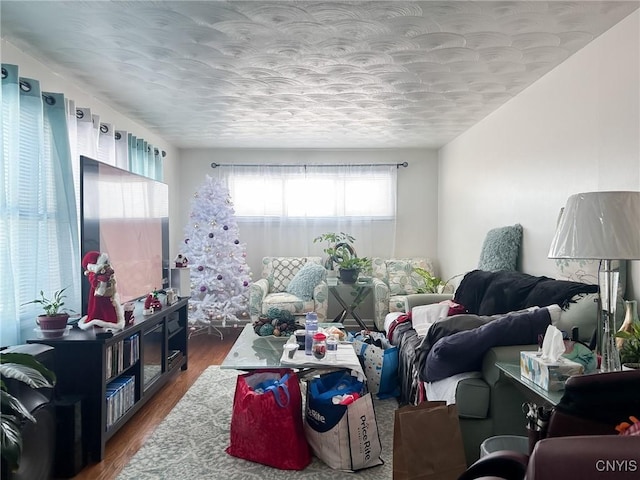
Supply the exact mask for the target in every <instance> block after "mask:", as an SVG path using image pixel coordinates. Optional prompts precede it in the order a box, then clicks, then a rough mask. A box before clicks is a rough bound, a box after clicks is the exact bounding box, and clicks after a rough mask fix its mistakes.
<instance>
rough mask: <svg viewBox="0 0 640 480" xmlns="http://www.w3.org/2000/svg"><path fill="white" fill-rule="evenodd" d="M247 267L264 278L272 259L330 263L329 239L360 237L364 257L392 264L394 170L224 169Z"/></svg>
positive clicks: (219, 172)
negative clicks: (311, 258)
mask: <svg viewBox="0 0 640 480" xmlns="http://www.w3.org/2000/svg"><path fill="white" fill-rule="evenodd" d="M214 174H215V175H217V176H218V178H221V179H224V180H226V182H227V185H228V186H229V191H230V193H231V199H232V201H233V203H234V210H235V212H236V217H237V220H238V227H239V230H240V239H241V241H242V242H245V243H246V244H247V263H248V264H249V267H250V268H251V270H252V272H253V278H259V276H260V273H261V260H262V257H265V256H301V255H319V256H324V253H323V252H322V249H323V248H324V247H326V245H323V244H320V243H313V239H314V238H315V237H317V236H318V235H320V234H322V233H327V232H345V233H348V234H350V235H352V236H354V237H355V239H356V241H355V243H354V246H355V250H356V253H357V254H358V256H360V257H364V256H366V257H373V256H381V257H392V256H393V253H394V250H395V244H394V242H395V236H396V188H397V167H396V166H395V165H388V164H385V165H335V166H334V165H306V166H298V165H291V166H282V165H278V166H276V165H256V166H246V165H243V166H234V165H224V166H219V167H217V168H216V169H215V173H214Z"/></svg>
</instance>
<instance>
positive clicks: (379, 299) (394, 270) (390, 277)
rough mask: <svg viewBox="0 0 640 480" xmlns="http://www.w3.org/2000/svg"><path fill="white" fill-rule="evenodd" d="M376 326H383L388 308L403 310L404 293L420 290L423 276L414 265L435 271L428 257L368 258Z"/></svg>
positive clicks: (381, 329) (390, 310)
mask: <svg viewBox="0 0 640 480" xmlns="http://www.w3.org/2000/svg"><path fill="white" fill-rule="evenodd" d="M371 260H372V263H371V273H372V277H373V278H372V280H373V296H374V307H373V311H374V313H373V316H374V322H375V325H376V328H377V329H378V330H380V331H383V330H384V319H385V317H386V316H387V314H388V313H389V312H404V308H405V300H406V296H407V295H411V294H414V293H420V292H421V290H420V289H421V288H424V286H425V282H424V279H423V278H422V277H421V276H420V275H418V274H417V273H415V272H414V271H413V269H414V268H415V267H420V268H424V269H425V270H427V271H429V272H431V274H433V275H435V274H436V272H435V269H434V267H433V262H432V260H431V259H429V258H424V257H415V258H397V259H396V258H391V259H385V258H379V257H374V258H372V259H371Z"/></svg>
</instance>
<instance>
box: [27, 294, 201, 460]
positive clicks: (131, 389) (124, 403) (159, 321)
mask: <svg viewBox="0 0 640 480" xmlns="http://www.w3.org/2000/svg"><path fill="white" fill-rule="evenodd" d="M188 300H189V299H188V298H182V299H180V300H179V301H178V302H176V303H175V304H173V305H170V306H164V307H163V308H162V310H160V311H158V312H156V313H153V314H151V315H146V316H144V315H142V310H143V302H140V301H138V302H135V304H136V307H135V311H134V316H135V320H134V323H133V324H132V325H129V326H127V327H125V328H124V330H121V331H120V332H115V333H114V334H113V336H111V337H108V338H99V337H102V336H100V335H98V336H97V335H96V334H97V333H100V332H102V331H103V329H101V328H90V329H89V330H86V331H85V330H81V329H79V328H77V327H74V328H73V329H71V331H70V332H69V335H68V336H65V337H61V338H53V339H44V338H43V339H37V340H36V339H32V340H27V343H41V344H46V345H51V346H52V347H54V349H55V368H54V371H55V373H56V376H57V384H56V387H55V388H56V395H57V396H58V397H68V396H78V397H80V398H81V399H82V404H83V405H82V435H83V439H82V444H83V445H84V447H85V449H86V450H87V451H86V454H87V455H88V459H89V460H91V461H94V462H99V461H101V460H102V458H103V457H104V447H105V444H106V442H107V440H109V439H110V438H111V437H112V436H113V435H114V434H115V433H116V432H117V431H118V430H119V429H120V428H121V427H122V426H123V425H124V424H125V423H126V422H127V421H128V420H129V419H130V418H131V417H132V416H133V415H134V414H135V413H136V412H137V411H138V410H140V408H141V407H142V406H143V405H144V404H145V403H146V402H147V401H148V400H149V399H150V398H151V397H152V396H153V395H154V394H155V393H156V392H158V390H160V388H161V387H162V386H164V385H165V384H166V383H167V382H168V381H169V379H170V378H171V377H172V375H174V374H176V373H177V372H178V371H180V370H186V369H187V365H188V363H187V362H188V355H187V353H188V351H187V347H188V330H189V329H188V322H187V321H188V318H187V314H188V308H187V307H188Z"/></svg>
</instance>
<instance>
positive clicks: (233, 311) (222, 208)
mask: <svg viewBox="0 0 640 480" xmlns="http://www.w3.org/2000/svg"><path fill="white" fill-rule="evenodd" d="M193 197H194V198H193V199H192V201H191V213H190V215H189V222H188V223H187V225H186V227H185V239H184V253H183V254H184V256H186V257H187V260H188V268H189V269H190V273H191V299H190V301H189V323H190V324H191V325H192V327H198V326H201V327H206V326H211V325H213V324H215V325H222V326H223V327H224V326H227V324H228V322H231V323H233V324H237V323H239V322H246V321H248V320H249V319H250V317H249V314H248V307H247V304H248V298H249V284H250V282H251V272H250V271H249V267H248V266H247V262H246V256H247V254H246V248H245V245H244V244H243V243H240V239H239V238H238V224H237V222H236V219H235V216H234V214H235V212H234V210H233V203H232V202H231V197H230V195H229V190H228V189H227V186H226V185H225V184H224V183H223V182H221V181H220V180H216V179H213V178H211V177H209V176H208V175H207V179H206V181H205V182H204V184H203V185H202V187H200V189H199V190H198V191H197V192H196V193H194V194H193Z"/></svg>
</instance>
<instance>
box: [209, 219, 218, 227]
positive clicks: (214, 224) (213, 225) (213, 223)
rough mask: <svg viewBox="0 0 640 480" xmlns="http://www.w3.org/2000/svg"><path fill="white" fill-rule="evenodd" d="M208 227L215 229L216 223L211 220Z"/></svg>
mask: <svg viewBox="0 0 640 480" xmlns="http://www.w3.org/2000/svg"><path fill="white" fill-rule="evenodd" d="M209 225H211V226H212V227H215V226H216V225H217V222H216V221H215V220H211V221H210V222H209Z"/></svg>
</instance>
